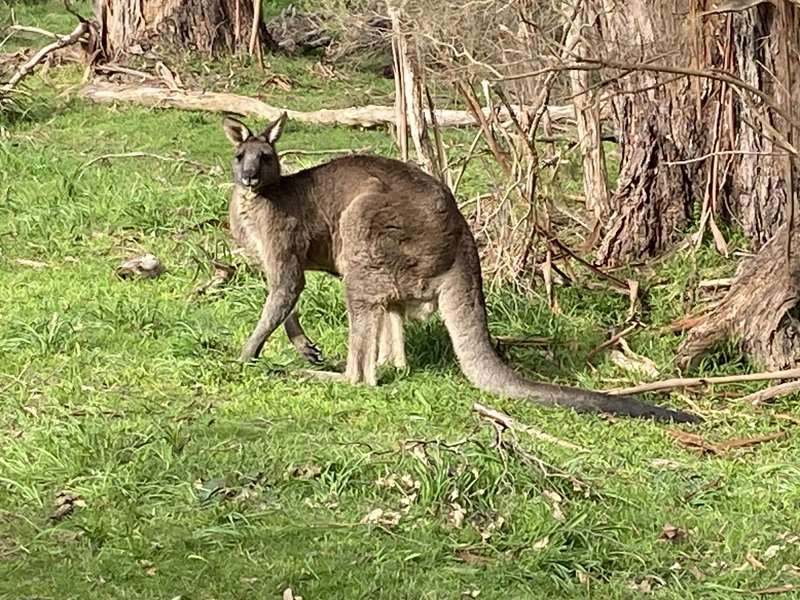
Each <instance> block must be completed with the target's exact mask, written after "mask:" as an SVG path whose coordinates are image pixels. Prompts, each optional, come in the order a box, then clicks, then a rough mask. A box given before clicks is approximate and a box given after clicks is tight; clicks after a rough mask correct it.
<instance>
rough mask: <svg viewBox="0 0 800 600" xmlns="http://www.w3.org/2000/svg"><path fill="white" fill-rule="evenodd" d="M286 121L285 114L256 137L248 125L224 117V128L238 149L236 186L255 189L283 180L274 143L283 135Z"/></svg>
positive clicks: (234, 179) (236, 156) (235, 160)
mask: <svg viewBox="0 0 800 600" xmlns="http://www.w3.org/2000/svg"><path fill="white" fill-rule="evenodd" d="M285 122H286V113H285V112H284V113H283V114H282V115H281V116H280V117H278V118H277V119H276V120H274V121H273V122H272V123H270V124H269V125H267V127H266V129H264V131H263V132H261V133H260V134H259V135H253V133H252V132H251V131H250V130H249V129H248V128H247V125H245V124H244V123H242V122H241V121H239V120H238V119H234V118H233V117H225V120H224V121H223V122H222V127H223V129H224V130H225V135H226V136H228V139H229V140H230V141H231V143H232V144H233V146H234V148H235V151H234V156H233V182H234V183H235V184H237V185H242V186H244V187H246V188H249V189H251V190H255V189H258V188H262V187H264V186H267V185H269V184H271V183H275V182H276V181H278V179H280V176H281V166H280V164H279V162H278V153H277V152H276V151H275V142H276V141H278V138H279V137H280V136H281V132H282V131H283V124H284V123H285Z"/></svg>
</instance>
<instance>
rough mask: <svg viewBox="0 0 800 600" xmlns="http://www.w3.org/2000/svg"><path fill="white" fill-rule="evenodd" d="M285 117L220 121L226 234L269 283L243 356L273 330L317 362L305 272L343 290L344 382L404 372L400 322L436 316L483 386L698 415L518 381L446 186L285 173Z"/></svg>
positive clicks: (599, 406)
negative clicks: (229, 149) (301, 312)
mask: <svg viewBox="0 0 800 600" xmlns="http://www.w3.org/2000/svg"><path fill="white" fill-rule="evenodd" d="M285 121H286V114H285V113H284V114H282V115H281V116H280V117H279V118H278V119H277V120H275V121H274V122H272V123H270V124H268V125H267V127H266V129H264V131H263V132H262V133H260V134H258V135H254V134H253V133H252V132H251V131H250V129H248V127H247V126H246V125H245V124H244V123H242V122H241V121H239V120H237V119H235V118H233V117H226V118H225V119H224V121H223V128H224V131H225V133H226V135H227V137H228V139H229V140H230V141H231V142H232V144H233V145H234V148H235V151H234V157H233V162H232V171H233V182H234V189H233V192H232V196H231V202H230V225H231V230H232V233H233V236H234V238H235V239H236V240H237V242H238V243H240V244H241V245H242V246H244V248H245V249H246V251H247V252H248V253H250V254H251V255H252V256H253V257H254V258H255V259H256V260H257V261H258V262H259V264H260V265H261V268H262V270H263V272H264V274H265V276H266V279H267V282H268V284H269V293H268V295H267V299H266V301H265V303H264V306H263V309H262V310H261V317H260V319H259V320H258V323H257V324H256V326H255V328H254V330H253V332H252V333H251V334H250V336H249V338H248V339H247V341H246V343H245V344H244V347H243V349H242V351H241V355H240V357H239V359H240V360H241V361H243V362H246V361H250V360H252V359H254V358H256V357H257V356H258V354H259V353H260V351H261V348H262V347H263V345H264V343H265V341H266V340H267V338H268V337H269V336H270V335H271V334H272V333H273V332H274V330H275V329H276V328H277V327H278V326H279V325H280V324H281V323H283V324H284V326H285V329H286V332H287V334H288V335H289V338H290V339H291V340H292V342H293V344H294V345H295V347H296V348H297V349H298V350H299V351H300V353H301V354H303V355H304V356H306V358H309V359H310V360H312V361H315V360H318V359H319V351H318V349H317V348H316V346H315V345H314V344H313V342H311V341H310V340H309V339H308V338H307V337H306V335H305V333H304V332H303V330H302V328H301V326H300V323H299V320H298V315H297V313H296V312H295V304H296V302H297V300H298V297H299V296H300V293H301V292H302V291H303V287H304V283H305V279H304V273H305V271H312V270H316V271H324V272H328V273H330V274H332V275H335V276H338V277H341V279H342V281H343V284H344V290H345V296H346V303H347V315H348V323H349V330H348V352H347V362H346V368H345V373H344V375H341V374H338V377H339V378H340V379H343V380H347V381H349V382H350V383H352V384H366V385H369V386H374V385H376V384H377V378H376V369H377V366H378V365H380V364H382V363H389V364H392V365H394V366H395V367H398V368H403V367H405V366H406V355H405V348H404V339H403V320H404V318H417V319H424V318H427V317H429V316H430V315H431V314H433V313H434V312H435V311H436V310H438V311H439V312H440V314H441V315H442V318H443V321H444V325H445V327H446V329H447V331H448V333H449V335H450V339H451V341H452V344H453V349H454V350H455V354H456V358H457V360H458V364H459V365H460V367H461V370H462V372H463V373H464V375H465V376H466V377H467V379H468V380H469V381H470V382H471V383H472V384H473V385H474V386H475V387H477V388H479V389H481V390H484V391H487V392H490V393H493V394H496V395H501V396H507V397H511V398H518V399H525V400H529V401H532V402H536V403H539V404H543V405H551V406H563V407H568V408H572V409H574V410H576V411H580V412H606V413H612V414H617V415H625V416H630V417H643V418H652V419H658V420H672V421H677V422H697V421H700V420H701V419H700V417H698V416H696V415H693V414H690V413H686V412H680V411H674V410H669V409H665V408H661V407H657V406H650V405H646V404H642V403H640V402H638V401H637V400H636V399H634V398H632V397H627V396H611V395H607V394H603V393H601V392H594V391H588V390H583V389H578V388H570V387H563V386H559V385H551V384H545V383H537V382H532V381H529V380H527V379H525V378H523V377H522V376H520V375H518V374H517V373H516V372H515V371H513V370H512V369H511V368H509V367H508V366H506V365H505V364H504V363H503V362H502V361H501V360H500V358H499V357H498V356H497V354H496V353H495V350H494V348H493V346H492V343H491V340H490V337H489V330H488V327H487V322H486V303H485V299H484V295H483V280H482V275H481V266H480V261H479V258H478V251H477V246H476V243H475V238H474V237H473V235H472V232H471V231H470V229H469V226H468V224H467V222H466V220H465V219H464V217H463V215H462V214H461V212H460V211H459V210H458V206H457V204H456V201H455V198H454V197H453V195H452V193H451V192H450V190H449V189H448V188H447V187H446V186H445V185H443V184H442V183H440V182H439V181H437V180H436V179H434V178H433V177H431V176H430V175H428V174H427V173H425V172H423V171H422V170H421V169H419V168H417V167H415V166H413V165H411V164H407V163H404V162H400V161H397V160H392V159H388V158H383V157H378V156H371V155H350V156H346V157H342V158H337V159H334V160H332V161H330V162H327V163H324V164H322V165H319V166H316V167H312V168H309V169H305V170H302V171H300V172H298V173H295V174H293V175H287V176H284V175H282V174H281V169H280V163H279V160H278V154H277V152H276V149H275V144H276V142H277V140H278V138H279V137H280V135H281V133H282V131H283V127H284V123H285Z"/></svg>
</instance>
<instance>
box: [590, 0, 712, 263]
mask: <svg viewBox="0 0 800 600" xmlns="http://www.w3.org/2000/svg"><path fill="white" fill-rule="evenodd" d="M604 4H605V9H606V12H605V22H604V24H603V26H604V38H605V42H606V44H607V45H608V48H609V51H613V52H616V53H618V54H620V53H621V54H622V57H621V58H623V59H631V62H638V60H640V58H641V53H642V50H643V49H644V50H645V51H646V52H647V54H648V55H655V54H661V53H663V54H664V55H667V54H669V53H667V52H666V50H668V49H669V50H674V48H675V47H676V46H683V47H686V46H688V44H689V42H690V40H691V39H692V31H691V29H690V28H689V26H688V24H687V20H686V16H685V15H687V14H688V13H689V4H690V2H687V1H686V0H678V1H676V2H664V1H663V0H625V1H624V2H621V0H604ZM665 44H668V46H669V47H668V48H667V47H665ZM672 55H673V56H674V53H672ZM665 60H666V59H665ZM677 60H678V61H680V62H682V63H683V64H684V65H685V63H686V55H685V54H681V55H680V56H678V57H677ZM669 79H674V78H669V77H667V76H664V75H660V74H656V73H645V72H637V73H631V74H630V75H627V76H626V77H624V78H623V79H622V80H621V86H622V88H623V91H625V92H633V91H637V93H623V94H620V95H619V96H617V98H616V99H615V101H614V103H615V110H616V113H617V119H618V125H619V130H620V139H621V148H622V162H621V165H620V176H619V181H618V184H617V189H616V190H615V192H614V194H613V195H612V198H611V201H610V206H611V213H610V215H608V227H607V229H606V233H605V236H604V239H603V241H602V242H601V246H600V250H599V261H600V262H601V263H603V264H610V265H616V264H621V263H625V262H627V261H628V260H630V259H639V258H642V257H649V256H654V255H656V254H658V253H659V252H661V251H663V250H665V249H666V248H668V247H669V246H670V245H671V244H672V243H673V242H674V241H675V240H676V236H677V235H678V232H679V230H680V229H681V228H682V227H683V225H684V224H685V223H686V222H687V220H688V218H689V216H690V214H691V210H692V206H693V203H694V201H695V199H696V198H698V197H702V195H703V190H704V187H705V172H706V166H705V165H704V164H703V163H691V164H683V165H674V164H673V165H669V164H668V163H670V162H675V161H680V160H682V159H685V158H687V157H694V156H698V155H700V154H704V153H705V152H706V151H707V150H708V143H709V135H708V129H707V127H705V126H704V125H705V123H704V116H705V115H706V114H707V113H706V111H705V107H704V106H703V104H704V102H705V101H706V96H707V91H708V87H707V86H702V87H700V86H694V85H692V83H691V82H689V81H688V80H686V79H685V78H684V79H680V80H678V81H672V82H668V80H669ZM665 82H667V83H665ZM659 84H661V85H659Z"/></svg>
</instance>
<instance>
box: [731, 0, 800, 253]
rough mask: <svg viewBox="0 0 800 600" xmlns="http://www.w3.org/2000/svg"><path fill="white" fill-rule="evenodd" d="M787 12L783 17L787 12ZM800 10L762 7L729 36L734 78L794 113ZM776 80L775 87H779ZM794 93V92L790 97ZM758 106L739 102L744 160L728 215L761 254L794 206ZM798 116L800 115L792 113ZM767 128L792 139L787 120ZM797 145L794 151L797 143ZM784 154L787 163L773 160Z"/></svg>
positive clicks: (740, 17) (737, 21)
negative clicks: (735, 76) (760, 249)
mask: <svg viewBox="0 0 800 600" xmlns="http://www.w3.org/2000/svg"><path fill="white" fill-rule="evenodd" d="M784 11H785V12H784ZM799 15H800V9H798V8H794V9H793V8H791V7H790V5H789V3H788V2H785V3H784V5H783V6H781V7H775V6H772V5H770V4H764V5H762V6H761V7H758V8H754V9H751V10H748V11H746V12H742V13H736V14H733V15H731V34H732V36H731V37H732V43H733V47H734V52H735V64H734V65H733V66H734V72H735V74H736V75H737V76H738V77H740V78H742V79H743V80H745V81H746V82H747V83H749V84H751V85H753V86H755V87H757V88H759V89H760V90H762V91H764V92H766V93H767V94H769V95H770V96H772V97H773V98H775V99H776V100H777V101H778V102H779V103H780V104H782V105H783V106H784V107H785V108H787V109H788V110H789V111H790V112H791V111H792V108H793V107H792V97H793V98H794V102H795V103H796V102H797V98H798V95H797V94H798V93H800V57H798V54H797V52H798V50H799V49H800V32H798V29H797V27H798V16H799ZM776 77H777V81H776ZM792 89H794V92H793V93H792ZM763 112H764V111H763V107H762V106H759V103H756V102H755V101H751V102H748V103H743V102H737V103H736V105H735V107H734V109H733V115H732V119H733V121H734V122H735V123H738V124H739V127H737V128H736V131H735V135H736V136H737V138H738V144H737V148H736V149H738V150H740V151H741V152H742V153H743V154H742V155H741V156H739V157H737V159H736V160H735V162H734V164H735V167H734V168H733V169H732V173H733V177H732V182H731V183H732V190H731V194H730V203H729V205H730V209H731V211H732V216H733V217H735V218H736V219H737V220H738V221H739V223H740V224H741V226H742V228H743V229H744V231H745V233H746V234H747V236H748V238H750V240H751V241H752V243H753V246H754V248H756V249H757V248H760V247H761V246H763V245H764V244H765V243H766V242H767V240H769V239H770V238H771V237H772V236H773V235H775V233H776V232H777V231H778V227H779V226H780V225H781V224H782V223H783V215H784V212H785V211H784V209H785V207H786V206H787V204H788V203H789V202H790V200H791V198H790V194H791V186H790V185H787V184H788V183H789V182H790V179H791V176H790V175H789V173H790V171H789V168H790V167H789V162H788V159H787V158H786V156H785V152H784V151H783V149H782V148H781V147H780V145H779V144H776V143H775V139H774V136H773V135H772V134H771V132H770V131H768V128H769V127H765V125H764V123H763V121H762V119H761V118H760V114H759V113H763ZM794 112H795V114H796V115H797V116H800V115H798V114H797V113H800V111H796V110H795V111H794ZM767 122H768V123H769V124H770V125H769V126H771V127H774V128H775V130H776V131H777V132H779V134H780V135H786V136H791V129H792V128H791V127H790V126H789V125H788V124H787V123H786V122H784V120H783V119H780V118H777V117H771V118H770V117H767ZM797 141H798V140H797V139H795V140H794V142H795V147H796V142H797ZM776 153H777V154H784V157H783V158H779V157H776V156H775V154H776Z"/></svg>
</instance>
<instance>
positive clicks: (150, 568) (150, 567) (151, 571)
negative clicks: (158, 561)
mask: <svg viewBox="0 0 800 600" xmlns="http://www.w3.org/2000/svg"><path fill="white" fill-rule="evenodd" d="M139 566H140V567H142V569H144V573H145V575H147V576H148V577H155V576H156V571H157V569H156V566H155V565H154V564H153V563H151V562H150V561H149V560H144V559H143V560H140V561H139Z"/></svg>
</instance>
